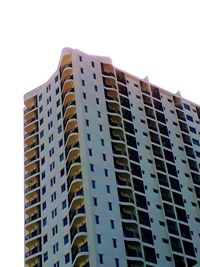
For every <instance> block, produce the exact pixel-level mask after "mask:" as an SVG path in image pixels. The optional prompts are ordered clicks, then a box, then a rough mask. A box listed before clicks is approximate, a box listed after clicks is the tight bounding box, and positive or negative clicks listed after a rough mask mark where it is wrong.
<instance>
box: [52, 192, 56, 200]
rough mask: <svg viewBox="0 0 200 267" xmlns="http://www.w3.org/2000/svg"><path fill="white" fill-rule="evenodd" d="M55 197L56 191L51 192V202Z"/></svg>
mask: <svg viewBox="0 0 200 267" xmlns="http://www.w3.org/2000/svg"><path fill="white" fill-rule="evenodd" d="M55 199H56V192H53V194H52V195H51V202H53V201H54V200H55Z"/></svg>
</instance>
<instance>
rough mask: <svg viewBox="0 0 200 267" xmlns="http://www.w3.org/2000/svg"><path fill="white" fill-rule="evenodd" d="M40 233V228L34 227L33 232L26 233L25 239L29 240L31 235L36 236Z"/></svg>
mask: <svg viewBox="0 0 200 267" xmlns="http://www.w3.org/2000/svg"><path fill="white" fill-rule="evenodd" d="M40 234H41V229H40V228H38V229H35V230H34V231H33V232H31V233H30V234H27V235H26V236H25V240H29V239H31V238H33V237H36V236H38V235H40Z"/></svg>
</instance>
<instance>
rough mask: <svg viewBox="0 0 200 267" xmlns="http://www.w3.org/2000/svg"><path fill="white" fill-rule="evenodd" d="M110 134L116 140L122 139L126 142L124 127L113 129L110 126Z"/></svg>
mask: <svg viewBox="0 0 200 267" xmlns="http://www.w3.org/2000/svg"><path fill="white" fill-rule="evenodd" d="M110 136H111V139H113V140H115V141H122V142H124V132H123V130H122V129H119V128H118V129H117V128H116V129H111V128H110Z"/></svg>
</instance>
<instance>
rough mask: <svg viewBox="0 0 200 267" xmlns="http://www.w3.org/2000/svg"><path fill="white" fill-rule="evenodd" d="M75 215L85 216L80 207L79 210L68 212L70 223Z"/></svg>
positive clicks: (83, 208) (83, 209)
mask: <svg viewBox="0 0 200 267" xmlns="http://www.w3.org/2000/svg"><path fill="white" fill-rule="evenodd" d="M77 214H85V207H84V206H82V207H81V208H79V209H76V210H71V211H70V212H69V219H70V223H71V222H72V220H73V218H74V217H75V216H76V215H77Z"/></svg>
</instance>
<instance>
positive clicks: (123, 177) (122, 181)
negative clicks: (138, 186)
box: [115, 172, 131, 187]
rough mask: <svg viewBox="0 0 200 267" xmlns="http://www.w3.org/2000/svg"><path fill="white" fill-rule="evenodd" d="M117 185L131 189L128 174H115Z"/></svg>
mask: <svg viewBox="0 0 200 267" xmlns="http://www.w3.org/2000/svg"><path fill="white" fill-rule="evenodd" d="M115 175H116V180H117V184H118V185H119V186H129V187H131V182H130V175H129V174H128V173H121V172H115Z"/></svg>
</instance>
